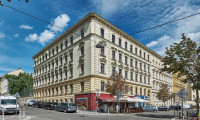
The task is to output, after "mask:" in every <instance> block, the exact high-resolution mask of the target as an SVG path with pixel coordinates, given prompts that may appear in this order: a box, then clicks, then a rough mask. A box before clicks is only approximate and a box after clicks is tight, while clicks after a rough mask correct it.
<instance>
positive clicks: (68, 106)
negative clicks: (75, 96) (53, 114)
mask: <svg viewBox="0 0 200 120" xmlns="http://www.w3.org/2000/svg"><path fill="white" fill-rule="evenodd" d="M55 110H56V111H63V112H65V113H66V112H76V111H77V106H76V104H75V103H60V104H58V105H57V106H56V107H55Z"/></svg>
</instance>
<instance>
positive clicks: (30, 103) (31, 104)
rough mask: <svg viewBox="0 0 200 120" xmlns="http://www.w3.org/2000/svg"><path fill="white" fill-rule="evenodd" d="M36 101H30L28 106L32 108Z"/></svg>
mask: <svg viewBox="0 0 200 120" xmlns="http://www.w3.org/2000/svg"><path fill="white" fill-rule="evenodd" d="M35 102H36V101H35V100H31V101H30V102H29V104H28V106H33V104H34V103H35Z"/></svg>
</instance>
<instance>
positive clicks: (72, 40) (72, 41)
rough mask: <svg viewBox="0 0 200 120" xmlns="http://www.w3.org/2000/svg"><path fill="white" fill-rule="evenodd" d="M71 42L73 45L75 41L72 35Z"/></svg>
mask: <svg viewBox="0 0 200 120" xmlns="http://www.w3.org/2000/svg"><path fill="white" fill-rule="evenodd" d="M70 43H71V45H72V44H73V43H74V39H73V37H70Z"/></svg>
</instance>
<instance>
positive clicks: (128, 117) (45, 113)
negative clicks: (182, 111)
mask: <svg viewBox="0 0 200 120" xmlns="http://www.w3.org/2000/svg"><path fill="white" fill-rule="evenodd" d="M21 108H25V109H26V117H25V118H26V119H24V120H64V119H65V120H161V119H165V120H169V119H172V118H173V115H174V111H168V112H166V111H158V112H157V113H153V112H143V113H135V114H107V113H97V114H96V112H88V111H87V112H84V111H78V112H77V113H64V112H57V111H54V110H44V109H41V108H35V107H26V106H21ZM1 117H2V116H1ZM1 117H0V119H2V118H1ZM18 118H19V116H16V115H12V114H11V115H5V120H14V119H18Z"/></svg>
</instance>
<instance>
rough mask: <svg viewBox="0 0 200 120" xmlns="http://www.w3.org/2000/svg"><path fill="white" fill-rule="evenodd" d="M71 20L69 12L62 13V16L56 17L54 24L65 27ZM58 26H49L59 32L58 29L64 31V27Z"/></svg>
mask: <svg viewBox="0 0 200 120" xmlns="http://www.w3.org/2000/svg"><path fill="white" fill-rule="evenodd" d="M69 21H70V18H69V16H68V15H67V14H61V15H60V16H58V17H57V18H56V19H54V21H53V22H52V24H54V25H56V26H58V27H61V28H65V27H66V26H67V25H68V24H67V23H68V22H69ZM56 26H53V25H50V26H49V28H50V30H51V31H54V32H57V31H62V30H63V29H61V28H58V27H56Z"/></svg>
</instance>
